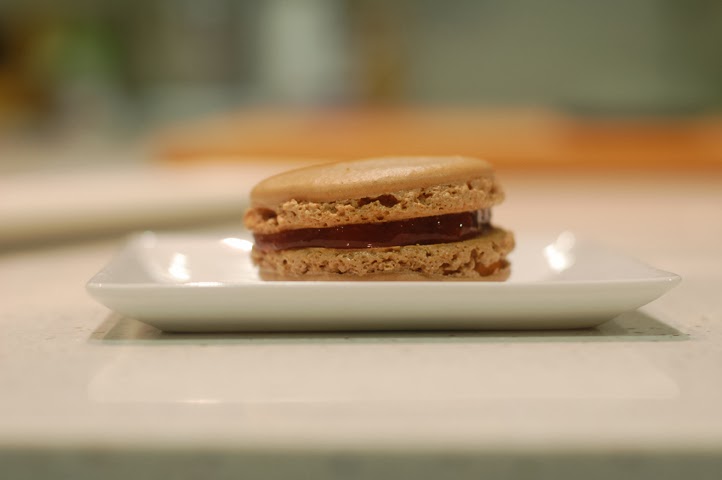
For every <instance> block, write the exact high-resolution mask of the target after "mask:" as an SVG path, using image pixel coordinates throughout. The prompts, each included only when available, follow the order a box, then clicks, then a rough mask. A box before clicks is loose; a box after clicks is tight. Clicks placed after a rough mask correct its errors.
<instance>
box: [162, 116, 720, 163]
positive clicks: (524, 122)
mask: <svg viewBox="0 0 722 480" xmlns="http://www.w3.org/2000/svg"><path fill="white" fill-rule="evenodd" d="M154 145H155V149H156V150H155V153H156V154H157V156H158V158H160V159H163V160H166V161H171V162H196V161H206V160H208V159H212V158H217V157H223V158H224V159H228V158H233V157H246V158H249V157H250V158H266V159H272V158H283V159H284V160H287V159H288V158H305V159H308V158H314V159H347V158H360V157H369V156H379V155H457V154H458V155H472V156H479V157H484V158H487V159H489V160H491V161H493V162H494V163H495V164H496V165H497V167H499V168H501V169H507V168H509V169H517V168H522V169H539V168H562V169H578V168H581V169H587V168H592V169H607V168H610V169H630V170H634V169H642V170H645V169H657V170H722V117H713V116H710V117H688V118H675V119H656V118H641V119H630V118H619V119H609V118H605V119H599V118H596V119H593V118H588V117H587V118H573V117H568V116H563V115H560V114H555V113H551V112H546V111H508V110H501V111H472V110H465V111H464V110H447V109H433V110H408V109H366V110H348V109H346V110H343V109H327V110H295V111H281V110H276V111H274V110H249V111H240V112H236V113H230V114H226V115H220V116H217V117H214V118H207V119H201V120H199V121H197V122H191V123H189V124H185V125H179V126H177V127H174V128H170V129H168V130H166V131H164V132H162V133H160V134H159V135H158V136H157V137H156V138H155V139H154Z"/></svg>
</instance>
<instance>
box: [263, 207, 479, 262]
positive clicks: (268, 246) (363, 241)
mask: <svg viewBox="0 0 722 480" xmlns="http://www.w3.org/2000/svg"><path fill="white" fill-rule="evenodd" d="M490 220H491V212H490V210H489V209H484V210H476V211H473V212H463V213H453V214H450V215H437V216H434V217H421V218H411V219H408V220H398V221H395V222H384V223H362V224H358V225H339V226H338V227H330V228H302V229H298V230H286V231H283V232H278V233H271V234H267V235H260V234H256V235H254V238H255V241H256V248H258V249H259V250H262V251H266V252H267V251H273V250H287V249H291V248H309V247H324V248H349V249H351V248H376V247H395V246H403V245H428V244H432V243H449V242H459V241H462V240H468V239H470V238H474V237H478V236H479V235H481V234H483V233H485V232H486V231H487V230H488V229H489V228H490V226H489V221H490Z"/></svg>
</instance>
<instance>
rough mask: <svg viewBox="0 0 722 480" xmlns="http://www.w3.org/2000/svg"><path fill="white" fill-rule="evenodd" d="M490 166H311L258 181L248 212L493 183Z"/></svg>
mask: <svg viewBox="0 0 722 480" xmlns="http://www.w3.org/2000/svg"><path fill="white" fill-rule="evenodd" d="M493 177H494V172H493V169H492V166H491V164H489V163H488V162H487V161H485V160H480V159H476V158H468V157H386V158H370V159H364V160H355V161H346V162H337V163H329V164H321V165H314V166H310V167H305V168H300V169H296V170H291V171H288V172H285V173H281V174H279V175H275V176H273V177H269V178H267V179H266V180H263V181H262V182H261V183H259V184H258V185H256V187H255V188H254V189H253V191H252V192H251V206H252V207H254V208H269V209H275V208H276V207H277V206H278V205H279V204H281V203H283V202H285V201H288V200H296V201H299V202H304V201H306V202H333V201H338V200H346V199H354V198H361V197H369V196H378V195H383V194H385V193H389V192H395V191H401V190H409V189H414V188H425V187H430V186H433V185H440V184H446V183H455V182H459V181H465V180H468V179H478V178H488V179H493Z"/></svg>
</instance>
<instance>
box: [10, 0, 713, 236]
mask: <svg viewBox="0 0 722 480" xmlns="http://www.w3.org/2000/svg"><path fill="white" fill-rule="evenodd" d="M721 112H722V2H718V1H715V0H687V1H683V0H635V1H628V0H611V1H606V2H596V1H592V0H583V1H574V2H571V1H568V0H547V1H544V2H538V1H535V0H510V1H506V0H455V1H451V2H439V1H431V0H416V1H412V0H398V1H393V2H389V1H382V0H266V1H261V0H238V1H234V0H203V1H201V0H142V1H141V0H127V1H120V0H118V1H110V0H108V1H104V2H94V1H88V0H85V1H84V0H62V1H51V0H0V174H2V175H3V176H4V177H5V179H4V180H3V182H5V183H4V185H5V187H4V188H5V190H6V193H5V199H4V200H3V202H2V203H4V205H5V206H4V207H0V208H4V210H0V220H4V221H5V224H6V225H9V223H8V222H9V221H10V220H9V219H10V217H11V216H12V219H14V220H13V221H14V222H15V224H16V225H17V224H18V222H20V221H21V220H22V219H20V218H19V217H20V216H22V215H25V213H27V209H28V208H29V207H28V205H32V212H33V214H35V213H37V210H38V209H43V208H47V206H46V205H44V203H43V202H42V201H40V200H37V198H36V197H42V198H48V197H52V198H54V199H55V201H57V199H58V198H59V197H63V196H65V195H64V194H65V192H67V191H68V188H70V187H69V185H72V186H73V187H74V188H73V189H74V191H76V192H77V191H86V192H93V196H94V197H93V198H95V199H96V200H97V199H98V198H99V197H101V196H104V197H107V196H108V195H96V193H97V192H96V190H93V188H96V189H97V188H99V187H98V179H97V178H96V177H93V176H92V175H90V173H89V172H91V170H92V172H95V171H96V170H97V168H99V167H112V168H114V169H116V170H114V171H116V172H117V168H118V167H120V166H127V165H134V166H138V165H144V166H152V172H155V173H153V174H154V175H156V176H155V177H153V180H152V181H151V180H149V178H151V177H149V173H148V170H147V169H146V170H144V171H143V173H142V175H141V177H140V178H138V177H134V176H133V175H135V173H133V174H132V175H131V176H130V177H124V176H123V175H118V174H115V175H112V177H113V178H114V179H115V181H116V182H117V181H118V179H119V178H120V179H123V178H126V181H127V182H130V183H132V185H133V189H132V190H129V189H128V188H127V184H126V185H123V186H122V188H121V187H118V188H119V192H121V193H119V196H120V197H124V198H125V200H126V201H127V200H128V197H129V192H130V191H136V192H138V195H141V193H142V192H144V191H145V192H146V196H145V197H143V196H142V195H141V196H140V197H139V198H138V200H137V202H138V204H142V205H144V204H146V203H147V202H153V201H155V202H156V204H160V203H161V201H160V200H159V199H158V198H156V197H157V196H158V195H159V194H158V190H159V189H162V188H167V189H171V190H176V191H177V190H179V189H178V188H176V186H177V182H181V186H182V189H183V190H184V191H186V192H189V193H188V195H190V197H188V198H191V197H192V194H193V193H194V192H195V193H196V195H197V196H196V198H195V200H192V201H191V200H189V201H188V205H189V206H195V207H197V208H196V210H198V211H200V210H202V209H200V207H198V205H200V203H199V202H201V200H202V199H206V200H208V199H209V197H212V196H215V197H214V200H213V202H215V203H213V202H211V203H213V205H216V206H218V205H219V204H224V205H227V203H228V202H229V201H237V200H238V199H239V198H240V194H239V195H236V196H228V195H226V196H224V197H223V198H222V199H219V198H218V195H220V193H219V192H226V193H228V194H229V195H230V191H231V190H233V191H238V190H243V189H239V188H238V187H237V185H238V183H233V182H236V181H237V179H235V177H233V176H232V175H230V174H229V173H228V172H229V171H228V170H224V173H223V174H218V173H216V174H215V175H216V176H213V175H210V176H209V177H208V178H207V181H206V183H205V184H203V183H202V181H201V180H199V179H198V178H193V177H198V175H196V174H195V173H194V174H192V175H190V176H188V177H187V178H186V177H185V176H183V177H182V178H180V179H179V178H178V176H177V175H179V174H177V173H173V174H172V175H176V176H175V177H173V178H172V179H170V180H167V179H168V177H167V175H168V170H167V169H168V168H169V167H170V166H172V165H180V164H183V165H185V166H186V167H184V168H187V166H188V165H189V164H192V165H195V166H196V167H198V166H200V165H209V164H210V163H211V160H213V161H214V162H213V163H217V162H215V161H217V160H223V162H224V164H226V165H227V164H229V163H231V164H236V165H238V164H244V165H245V166H246V167H244V168H246V169H245V172H246V173H247V174H243V173H241V174H240V175H241V176H242V177H243V178H244V179H246V180H245V181H246V182H247V183H248V182H252V181H255V180H256V179H257V178H258V177H260V176H262V175H263V174H265V173H267V172H269V171H272V170H274V169H276V166H279V165H281V164H284V165H286V164H288V163H289V162H291V163H292V162H294V161H296V159H299V158H300V159H305V160H310V159H335V158H355V157H362V156H368V155H383V154H469V155H477V156H482V157H486V158H489V159H490V160H492V161H493V162H494V163H495V164H496V165H497V167H498V168H499V169H500V170H502V171H504V170H515V171H519V172H532V171H539V170H541V171H548V170H549V169H556V170H560V169H561V170H563V171H572V170H573V171H588V170H597V171H599V170H602V171H612V170H614V171H622V170H623V171H638V172H639V171H642V172H644V171H649V170H650V169H653V170H654V171H655V172H656V171H670V172H675V174H679V173H680V172H684V173H690V172H706V174H709V173H710V172H712V174H713V175H718V174H719V172H720V171H721V170H722V120H721V118H722V117H720V113H721ZM229 160H230V161H229ZM250 165H255V166H259V165H266V166H267V168H266V169H265V170H264V169H256V170H253V168H255V167H251V166H250ZM269 165H271V166H270V167H269ZM278 168H280V166H279V167H278ZM181 170H183V169H181ZM123 171H124V172H126V173H127V170H123ZM178 171H179V170H178V169H176V170H174V172H178ZM185 171H186V172H187V170H185ZM204 171H206V170H204ZM28 172H33V173H35V174H37V173H38V172H40V173H43V174H45V173H48V172H52V173H53V174H56V173H58V172H70V174H68V176H66V177H64V178H62V179H59V178H58V177H53V178H52V179H48V178H47V176H46V177H42V178H41V180H42V181H41V180H38V176H37V175H35V176H34V177H32V178H31V177H29V176H28V175H27V173H28ZM158 172H162V173H158ZM248 172H257V174H256V173H248ZM71 174H72V175H71ZM84 175H85V177H84ZM88 175H90V178H86V177H88ZM164 175H165V176H164ZM217 177H220V179H219V178H217ZM10 178H12V180H13V182H12V183H9V182H10V180H9V179H10ZM103 178H105V180H104V182H106V183H104V186H103V188H102V189H101V191H102V192H106V191H107V189H108V188H110V187H109V186H108V185H109V183H107V182H110V180H108V176H107V175H106V177H103ZM231 178H234V180H233V182H231V181H230V180H229V179H231ZM164 179H165V180H167V185H166V184H163V185H165V187H163V186H162V185H161V184H160V183H158V182H162V181H165V180H164ZM224 181H225V182H226V183H223V182H224ZM23 182H25V183H23ZM44 182H45V183H44ZM74 182H77V183H74ZM144 182H145V183H144ZM1 185H2V184H0V186H1ZM159 185H161V186H160V187H159ZM224 185H225V187H224ZM234 185H235V186H234ZM244 185H245V184H244ZM144 188H145V190H143V189H144ZM224 188H226V190H224ZM244 188H246V187H244ZM1 190H2V188H0V191H1ZM148 190H155V193H154V194H153V195H155V196H153V195H150V194H147V192H148ZM8 192H10V193H8ZM43 192H45V193H43ZM243 193H244V194H245V190H244V192H243ZM0 195H3V194H2V193H0ZM88 195H90V193H88ZM176 195H177V194H176ZM170 198H171V197H170V196H169V197H167V198H166V197H163V199H165V201H169V202H170V200H169V199H170ZM163 199H161V200H163ZM176 200H177V199H175V198H174V201H176ZM33 202H35V203H33ZM87 203H88V198H83V199H82V202H81V201H78V202H77V203H76V204H72V205H69V206H68V208H70V209H71V210H72V209H73V208H75V209H76V213H77V212H78V211H79V210H78V209H81V208H87ZM136 206H137V205H136ZM116 207H117V208H121V206H118V205H116ZM209 207H210V203H209ZM58 208H59V207H58ZM134 208H135V207H134ZM188 208H190V207H188ZM24 209H25V210H24ZM107 209H108V210H107V211H111V210H112V209H111V207H109V206H108V207H107ZM190 210H193V209H192V208H190ZM23 211H25V213H22V212H23ZM19 212H20V213H19ZM224 212H225V214H228V213H229V211H228V210H225V211H224ZM56 213H57V212H56ZM1 215H4V216H1ZM47 218H48V217H46V220H45V221H46V222H47V221H49V220H47ZM96 220H97V219H96ZM36 223H37V222H36ZM96 225H97V222H96ZM8 228H9V227H8ZM18 228H19V227H18ZM6 233H7V229H6ZM17 238H20V236H18V237H17Z"/></svg>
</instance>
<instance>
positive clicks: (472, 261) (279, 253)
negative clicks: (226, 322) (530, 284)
mask: <svg viewBox="0 0 722 480" xmlns="http://www.w3.org/2000/svg"><path fill="white" fill-rule="evenodd" d="M503 200H504V193H503V191H502V189H501V187H500V185H499V183H498V181H497V180H496V178H495V175H494V170H493V168H492V166H491V164H489V163H488V162H486V161H484V160H480V159H476V158H468V157H388V158H371V159H363V160H355V161H345V162H337V163H325V164H321V165H314V166H310V167H306V168H300V169H296V170H291V171H288V172H285V173H282V174H279V175H275V176H273V177H270V178H267V179H265V180H263V181H262V182H260V183H259V184H258V185H256V186H255V187H254V188H253V190H252V191H251V206H250V208H249V209H248V210H247V211H246V214H245V216H244V224H245V226H246V228H248V229H249V230H250V231H251V232H252V233H253V236H254V246H253V250H252V252H251V257H252V259H253V262H254V263H255V264H256V265H257V266H258V268H259V274H260V276H261V278H263V279H266V280H372V281H376V280H430V281H438V280H504V279H506V278H507V277H508V275H509V271H510V265H509V262H508V260H507V255H508V254H509V253H510V252H511V251H512V250H513V248H514V236H513V234H512V233H511V232H509V231H506V230H504V229H502V228H499V227H496V226H493V225H492V224H491V209H492V207H493V206H495V205H498V204H500V203H501V202H502V201H503Z"/></svg>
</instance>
